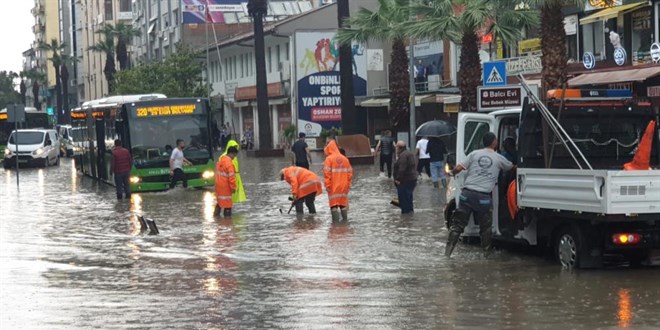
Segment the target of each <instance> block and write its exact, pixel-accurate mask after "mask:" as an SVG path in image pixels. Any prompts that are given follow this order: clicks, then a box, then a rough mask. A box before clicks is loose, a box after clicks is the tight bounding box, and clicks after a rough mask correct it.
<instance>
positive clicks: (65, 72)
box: [60, 65, 71, 124]
mask: <svg viewBox="0 0 660 330" xmlns="http://www.w3.org/2000/svg"><path fill="white" fill-rule="evenodd" d="M60 84H61V85H62V101H63V102H62V106H63V108H62V114H63V116H64V117H66V119H63V120H62V122H64V123H67V124H68V123H70V121H71V116H70V111H71V108H70V107H69V69H67V68H66V65H62V66H61V67H60Z"/></svg>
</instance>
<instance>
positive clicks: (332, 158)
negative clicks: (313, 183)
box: [323, 138, 353, 222]
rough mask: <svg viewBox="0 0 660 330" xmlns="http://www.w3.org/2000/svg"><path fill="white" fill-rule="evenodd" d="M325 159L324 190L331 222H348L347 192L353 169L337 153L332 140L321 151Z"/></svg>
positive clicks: (342, 156) (335, 143)
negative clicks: (326, 194) (326, 195)
mask: <svg viewBox="0 0 660 330" xmlns="http://www.w3.org/2000/svg"><path fill="white" fill-rule="evenodd" d="M323 151H324V152H325V155H326V158H325V162H323V179H324V183H325V190H326V191H327V192H328V201H329V204H330V212H331V214H332V221H333V222H338V221H339V220H340V219H342V220H344V221H346V220H348V191H349V190H350V189H351V180H352V179H353V168H352V167H351V163H350V162H349V161H348V158H346V157H345V156H344V155H342V154H341V152H340V151H339V147H337V141H335V140H334V139H333V138H330V139H329V140H328V144H327V146H326V147H325V149H324V150H323Z"/></svg>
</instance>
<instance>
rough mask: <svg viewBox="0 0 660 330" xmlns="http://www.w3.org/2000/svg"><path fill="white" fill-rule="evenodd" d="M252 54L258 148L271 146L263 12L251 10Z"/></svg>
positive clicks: (265, 148)
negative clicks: (255, 90) (255, 82)
mask: <svg viewBox="0 0 660 330" xmlns="http://www.w3.org/2000/svg"><path fill="white" fill-rule="evenodd" d="M252 18H253V21H254V54H255V60H256V69H257V116H258V117H259V118H258V123H259V150H269V149H272V148H273V136H272V134H271V127H270V126H271V121H270V107H269V106H268V83H267V81H266V53H265V51H264V49H265V45H264V21H263V19H264V13H263V12H261V11H257V12H253V13H252Z"/></svg>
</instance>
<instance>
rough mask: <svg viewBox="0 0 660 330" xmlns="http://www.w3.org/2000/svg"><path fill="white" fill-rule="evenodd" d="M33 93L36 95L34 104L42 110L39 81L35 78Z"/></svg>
mask: <svg viewBox="0 0 660 330" xmlns="http://www.w3.org/2000/svg"><path fill="white" fill-rule="evenodd" d="M32 95H33V96H34V103H33V106H34V107H35V108H37V110H41V102H39V83H38V82H37V81H36V80H35V81H33V82H32Z"/></svg>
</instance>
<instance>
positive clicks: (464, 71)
mask: <svg viewBox="0 0 660 330" xmlns="http://www.w3.org/2000/svg"><path fill="white" fill-rule="evenodd" d="M478 41H479V38H477V34H476V33H475V32H474V31H467V32H465V33H464V34H463V37H462V38H461V60H460V69H459V71H458V76H459V78H460V80H461V81H460V84H459V87H460V90H461V111H470V112H474V111H477V87H478V86H479V84H480V83H481V64H480V62H481V60H480V59H479V44H478Z"/></svg>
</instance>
